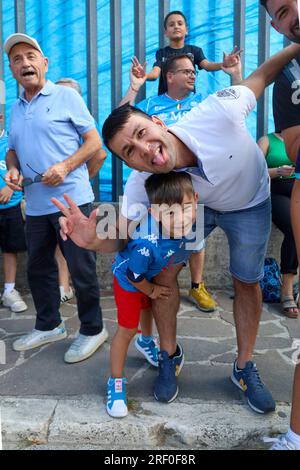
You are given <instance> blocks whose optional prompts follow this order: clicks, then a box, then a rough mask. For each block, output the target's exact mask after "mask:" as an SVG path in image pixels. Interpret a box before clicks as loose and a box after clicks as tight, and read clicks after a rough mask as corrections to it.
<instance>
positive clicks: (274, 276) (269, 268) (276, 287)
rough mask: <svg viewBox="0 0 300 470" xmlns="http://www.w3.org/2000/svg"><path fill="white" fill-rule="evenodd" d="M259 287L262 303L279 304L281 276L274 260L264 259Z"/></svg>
mask: <svg viewBox="0 0 300 470" xmlns="http://www.w3.org/2000/svg"><path fill="white" fill-rule="evenodd" d="M260 287H261V290H262V294H263V301H264V302H270V303H271V302H280V292H281V274H280V269H279V266H278V263H277V261H276V259H274V258H266V259H265V265H264V277H263V279H262V280H261V281H260Z"/></svg>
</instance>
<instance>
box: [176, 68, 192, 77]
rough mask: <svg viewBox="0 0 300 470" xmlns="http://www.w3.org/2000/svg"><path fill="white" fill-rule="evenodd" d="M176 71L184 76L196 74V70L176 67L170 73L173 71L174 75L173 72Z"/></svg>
mask: <svg viewBox="0 0 300 470" xmlns="http://www.w3.org/2000/svg"><path fill="white" fill-rule="evenodd" d="M178 72H181V73H183V74H184V75H185V76H186V77H196V76H197V75H198V70H192V69H178V70H175V71H174V72H172V73H174V75H175V73H178Z"/></svg>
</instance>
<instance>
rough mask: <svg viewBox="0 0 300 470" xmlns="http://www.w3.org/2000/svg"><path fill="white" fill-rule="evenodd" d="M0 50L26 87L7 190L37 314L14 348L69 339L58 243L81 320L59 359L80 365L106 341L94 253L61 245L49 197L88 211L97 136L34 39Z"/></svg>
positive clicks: (17, 109) (21, 37)
mask: <svg viewBox="0 0 300 470" xmlns="http://www.w3.org/2000/svg"><path fill="white" fill-rule="evenodd" d="M4 49H5V51H6V53H7V55H8V58H9V66H10V69H11V71H12V74H13V76H14V78H15V79H16V80H17V82H18V83H19V84H20V85H21V86H22V87H23V89H24V91H23V92H22V93H21V95H20V98H19V99H18V100H17V101H16V103H15V105H14V106H13V108H12V111H11V117H10V129H9V141H8V147H9V151H8V153H7V157H6V162H7V168H8V173H7V174H6V176H5V179H6V182H7V184H8V185H9V186H10V187H11V188H12V189H14V190H22V188H24V191H25V197H26V237H27V243H28V268H27V272H28V281H29V285H30V289H31V293H32V296H33V300H34V305H35V308H36V311H37V319H36V324H35V329H34V330H33V331H31V332H30V333H29V334H27V335H25V336H22V337H21V338H19V339H17V340H16V341H15V342H14V344H13V348H14V349H15V350H16V351H26V350H28V349H32V348H36V347H39V346H41V345H43V344H45V343H50V342H53V341H58V340H60V339H63V338H66V336H67V332H66V328H65V325H64V323H63V322H62V320H61V316H60V312H59V306H60V292H59V287H58V269H57V264H56V262H55V259H54V252H55V248H56V245H57V242H59V244H60V247H61V250H62V252H63V254H64V256H65V258H66V261H67V264H68V268H69V271H70V274H71V278H72V281H73V285H74V288H75V292H76V298H77V307H78V315H79V319H80V322H81V326H80V330H79V334H78V336H77V337H76V339H75V340H74V341H73V343H72V344H71V346H70V348H69V349H68V351H67V352H66V354H65V356H64V360H65V362H68V363H74V362H79V361H82V360H84V359H87V358H88V357H90V356H91V355H92V354H93V353H94V352H95V351H96V350H97V349H98V348H99V347H100V346H101V345H102V344H103V342H104V341H105V340H106V339H107V337H108V333H107V331H106V329H105V328H104V327H103V323H102V313H101V309H100V306H99V295H100V294H99V284H98V281H97V274H96V254H95V253H94V252H92V251H88V250H84V249H82V248H79V247H78V246H76V245H75V244H74V243H72V242H69V241H68V242H66V243H62V240H61V238H60V236H59V223H58V219H59V216H60V215H61V214H60V213H59V212H57V209H56V208H54V206H53V204H52V203H51V201H50V198H51V197H53V196H55V197H57V198H58V199H60V200H62V198H63V193H65V192H71V193H72V195H73V197H74V198H75V200H76V201H77V204H78V205H79V206H80V207H81V210H82V212H83V213H85V214H86V215H89V214H90V212H91V211H92V201H93V199H94V195H93V191H92V188H91V185H90V183H89V175H88V170H87V165H86V162H87V161H88V160H89V159H90V158H92V157H93V156H94V155H95V154H96V153H97V152H100V149H101V139H100V136H99V134H98V132H97V130H96V129H95V122H94V119H93V117H92V116H91V115H90V113H89V111H88V109H87V107H86V105H85V103H84V101H83V100H82V98H81V97H80V96H79V94H78V93H77V92H76V91H75V90H73V89H71V88H70V87H62V86H59V85H55V84H53V83H52V82H51V81H50V80H47V79H46V73H47V71H48V59H47V58H46V57H45V56H44V54H43V51H42V49H41V47H40V45H39V44H38V43H37V41H36V40H35V39H34V38H31V37H29V36H27V35H25V34H19V33H18V34H13V35H11V36H10V37H9V38H8V39H7V40H6V42H5V45H4ZM81 139H82V141H81Z"/></svg>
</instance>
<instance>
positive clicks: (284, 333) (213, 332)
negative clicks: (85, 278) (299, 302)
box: [0, 291, 300, 425]
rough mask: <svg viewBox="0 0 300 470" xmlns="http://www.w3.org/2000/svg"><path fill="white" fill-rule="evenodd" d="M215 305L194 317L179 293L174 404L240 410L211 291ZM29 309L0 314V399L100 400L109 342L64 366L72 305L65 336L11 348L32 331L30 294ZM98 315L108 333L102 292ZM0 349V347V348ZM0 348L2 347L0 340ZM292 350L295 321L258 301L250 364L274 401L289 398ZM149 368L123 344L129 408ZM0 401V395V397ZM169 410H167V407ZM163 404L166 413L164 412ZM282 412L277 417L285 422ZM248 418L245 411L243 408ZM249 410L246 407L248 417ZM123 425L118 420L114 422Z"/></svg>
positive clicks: (110, 312)
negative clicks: (180, 358)
mask: <svg viewBox="0 0 300 470" xmlns="http://www.w3.org/2000/svg"><path fill="white" fill-rule="evenodd" d="M213 294H214V297H215V299H216V301H217V303H218V309H217V311H216V312H214V313H210V314H207V313H203V312H200V311H199V310H197V309H196V308H195V306H194V305H192V304H191V303H190V302H189V300H188V298H187V296H186V293H185V292H182V298H181V306H180V312H179V315H178V339H179V341H180V342H181V344H182V345H183V348H184V351H185V366H184V367H183V369H182V372H181V374H180V378H179V387H180V392H179V399H178V401H177V400H176V401H175V402H174V404H176V403H182V404H184V403H185V402H186V403H189V402H191V400H192V401H193V400H201V403H202V404H203V403H204V404H205V403H207V406H209V404H211V403H222V404H223V406H224V407H226V406H229V408H230V405H232V406H235V405H242V406H243V408H244V407H245V408H247V407H246V405H245V404H244V398H243V397H242V395H241V393H240V392H239V390H238V389H237V388H236V387H235V386H234V385H233V384H232V383H231V381H230V380H229V377H230V374H231V368H232V362H233V360H234V358H235V352H236V340H235V329H234V320H233V314H232V302H233V301H232V299H231V298H230V292H221V291H215V292H213ZM25 300H26V302H27V303H28V305H29V309H28V310H27V311H26V312H23V313H21V314H14V313H11V312H10V311H9V310H8V309H4V308H1V309H0V340H1V341H2V342H3V341H4V343H5V346H6V364H2V365H0V397H2V398H3V400H6V399H14V398H20V397H22V398H24V399H25V398H28V399H29V398H39V399H40V398H44V399H46V398H51V399H52V398H53V399H59V398H62V397H63V398H64V399H70V400H71V399H74V397H75V398H76V397H82V396H84V397H85V399H88V397H89V396H90V397H91V400H92V399H93V400H94V399H95V397H96V400H99V402H100V406H99V407H101V406H102V405H101V404H102V403H104V400H105V392H106V380H107V377H108V375H109V345H110V341H108V342H106V343H105V344H104V345H103V346H102V347H101V349H100V350H98V351H97V353H95V354H94V356H93V357H91V358H90V359H89V360H87V361H84V362H82V363H79V364H72V365H69V364H65V363H64V362H63V355H64V352H65V351H66V349H67V348H68V346H69V345H70V343H71V341H72V339H73V338H74V336H75V333H76V331H77V329H78V326H79V323H78V319H77V313H76V305H75V304H74V303H71V302H70V303H68V304H64V305H63V306H62V308H61V313H62V316H63V318H64V320H65V322H66V326H67V330H68V338H67V339H66V340H63V341H59V342H57V343H53V344H50V345H44V346H42V347H40V348H37V349H35V350H31V351H27V352H15V351H13V350H12V342H13V341H14V340H15V339H16V338H17V337H19V336H20V335H22V334H24V333H26V332H27V331H29V330H30V329H31V328H33V327H34V320H35V313H34V312H35V311H34V307H33V302H32V299H31V297H30V296H25ZM101 306H102V309H103V317H104V321H105V324H106V327H107V329H108V331H109V333H110V340H111V338H112V336H113V332H114V329H115V327H116V309H115V303H114V299H113V296H112V293H111V292H103V293H102V299H101ZM0 344H1V343H0ZM2 345H3V343H2ZM299 345H300V319H296V320H295V319H287V318H285V317H284V316H283V315H282V314H281V309H280V305H278V304H272V305H271V304H269V305H266V304H264V308H263V313H262V318H261V324H260V329H259V334H258V338H257V342H256V347H255V360H256V363H257V365H258V368H259V370H260V374H261V377H262V379H263V381H264V382H265V383H266V384H267V385H268V387H269V388H270V390H271V391H272V393H273V396H274V398H275V400H276V401H277V402H278V404H282V405H285V404H288V403H289V402H290V399H291V389H292V379H293V371H294V364H293V354H294V356H295V352H296V351H297V350H298V349H299ZM156 373H157V372H156V370H155V368H153V367H151V366H150V365H148V364H147V363H146V362H145V360H144V359H143V357H142V356H141V355H140V353H139V352H138V351H136V350H135V348H134V346H133V345H131V346H130V350H129V356H128V359H127V364H126V376H127V378H128V382H129V387H128V393H129V397H130V400H132V403H133V404H134V403H135V405H134V406H136V404H138V403H139V401H142V402H149V406H150V405H151V402H153V401H154V399H153V395H152V384H153V381H154V379H155V377H156ZM0 399H1V398H0ZM168 406H171V405H168ZM168 406H167V408H168ZM288 412H289V410H288V411H287V413H286V414H285V415H284V417H285V418H286V419H285V422H284V423H283V424H284V425H285V424H287V422H288V421H287V419H288ZM246 413H248V409H247V411H246ZM250 413H251V411H250V410H249V416H250ZM122 422H123V421H122Z"/></svg>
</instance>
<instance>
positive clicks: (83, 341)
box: [64, 327, 108, 364]
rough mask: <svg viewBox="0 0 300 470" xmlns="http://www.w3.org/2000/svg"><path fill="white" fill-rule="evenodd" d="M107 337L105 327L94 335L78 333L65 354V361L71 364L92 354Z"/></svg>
mask: <svg viewBox="0 0 300 470" xmlns="http://www.w3.org/2000/svg"><path fill="white" fill-rule="evenodd" d="M107 338H108V332H107V330H106V328H105V327H103V329H102V331H101V333H99V334H98V335H95V336H85V335H82V334H80V333H79V334H78V336H77V338H76V339H75V340H74V341H73V343H72V344H71V346H70V347H69V349H68V351H67V352H66V354H65V357H64V360H65V362H67V363H69V364H72V363H74V362H80V361H84V360H85V359H87V358H88V357H90V356H91V355H92V354H94V352H96V351H97V349H98V348H99V347H100V346H101V345H102V344H103V343H104V341H106V340H107Z"/></svg>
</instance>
